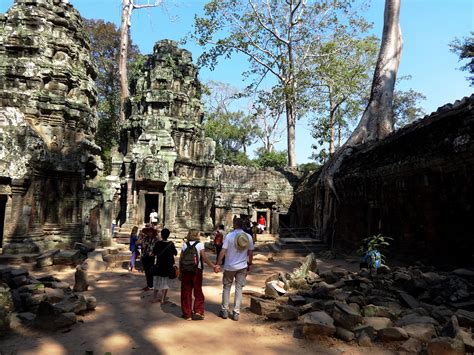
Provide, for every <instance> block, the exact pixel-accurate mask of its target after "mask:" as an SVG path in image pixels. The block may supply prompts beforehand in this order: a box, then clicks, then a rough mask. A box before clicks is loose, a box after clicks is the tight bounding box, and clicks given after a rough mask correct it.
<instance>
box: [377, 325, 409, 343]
mask: <svg viewBox="0 0 474 355" xmlns="http://www.w3.org/2000/svg"><path fill="white" fill-rule="evenodd" d="M377 336H378V337H379V339H380V340H382V341H385V342H389V341H400V340H407V339H408V333H407V332H406V330H405V329H403V328H399V327H388V328H384V329H380V330H379V331H378V332H377Z"/></svg>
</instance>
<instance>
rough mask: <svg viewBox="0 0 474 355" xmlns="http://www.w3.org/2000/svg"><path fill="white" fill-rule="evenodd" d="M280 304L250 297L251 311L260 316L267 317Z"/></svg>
mask: <svg viewBox="0 0 474 355" xmlns="http://www.w3.org/2000/svg"><path fill="white" fill-rule="evenodd" d="M277 308H278V303H276V302H274V301H270V300H264V299H261V298H257V297H250V311H251V312H252V313H255V314H258V315H260V316H265V315H267V314H268V313H270V312H272V311H274V310H276V309H277Z"/></svg>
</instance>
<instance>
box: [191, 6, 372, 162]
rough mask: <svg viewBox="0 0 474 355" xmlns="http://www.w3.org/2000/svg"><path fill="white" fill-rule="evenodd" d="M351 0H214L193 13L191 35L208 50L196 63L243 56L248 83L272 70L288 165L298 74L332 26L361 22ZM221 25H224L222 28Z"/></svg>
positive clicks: (357, 26) (355, 25)
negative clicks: (283, 120) (281, 107)
mask: <svg viewBox="0 0 474 355" xmlns="http://www.w3.org/2000/svg"><path fill="white" fill-rule="evenodd" d="M352 3H353V1H352V0H332V1H325V0H320V1H313V2H310V3H308V2H307V1H305V0H286V1H284V2H283V1H272V0H213V1H210V2H209V3H207V4H206V5H205V7H204V15H203V16H202V17H200V16H196V18H195V30H194V38H195V40H196V41H197V43H198V44H200V45H202V46H204V47H206V48H207V49H208V50H207V51H206V52H205V53H204V54H203V55H202V56H201V57H200V58H199V64H200V65H207V66H209V67H211V68H213V67H214V66H215V64H216V63H217V59H218V58H219V57H221V56H224V57H230V56H231V55H232V54H234V53H241V54H243V55H245V56H247V58H248V60H249V62H250V68H251V69H250V70H249V71H248V72H247V73H245V74H244V75H245V76H251V77H252V78H253V88H255V87H257V86H258V85H259V83H261V82H262V81H263V80H265V78H266V77H267V76H272V77H273V81H276V82H277V85H279V86H280V88H281V91H282V93H283V97H284V98H283V100H284V107H285V115H286V126H287V127H286V129H287V145H288V165H289V166H291V167H295V166H296V153H295V126H296V120H297V119H298V118H299V117H300V116H301V114H302V113H301V111H300V106H299V95H300V92H302V91H303V90H304V89H305V88H304V87H303V86H302V85H300V82H301V78H303V77H306V76H307V75H309V72H308V67H307V66H306V63H307V62H308V60H309V59H310V58H313V57H315V56H318V54H319V53H318V52H317V46H314V44H315V43H324V41H326V40H327V39H328V38H329V37H330V34H331V33H333V32H334V31H340V30H346V31H348V32H351V31H353V30H354V29H357V30H359V29H364V28H366V23H365V22H364V21H363V20H362V19H360V18H358V17H357V16H356V15H355V13H354V12H352V11H353V9H352V7H351V6H352V5H353V4H352ZM223 28H225V29H226V30H225V31H222V29H223Z"/></svg>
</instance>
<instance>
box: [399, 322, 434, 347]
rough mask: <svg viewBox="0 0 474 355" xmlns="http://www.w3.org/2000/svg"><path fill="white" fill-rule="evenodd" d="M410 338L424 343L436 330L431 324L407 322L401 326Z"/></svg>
mask: <svg viewBox="0 0 474 355" xmlns="http://www.w3.org/2000/svg"><path fill="white" fill-rule="evenodd" d="M402 328H403V329H404V330H405V331H406V332H407V334H408V336H410V337H411V338H415V339H418V340H420V341H422V342H424V343H426V342H428V341H430V339H431V338H432V337H434V336H435V335H436V330H435V327H434V325H433V324H429V323H425V324H422V323H420V324H409V325H405V326H404V327H402Z"/></svg>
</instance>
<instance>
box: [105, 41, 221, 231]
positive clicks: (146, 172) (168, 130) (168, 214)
mask: <svg viewBox="0 0 474 355" xmlns="http://www.w3.org/2000/svg"><path fill="white" fill-rule="evenodd" d="M197 74H198V72H197V67H196V66H195V65H194V64H193V63H192V57H191V53H190V52H189V51H187V50H185V49H181V48H178V47H177V44H176V43H175V42H173V41H170V40H163V41H159V42H157V43H156V44H155V46H154V49H153V54H152V55H150V56H149V58H148V61H147V63H146V65H145V67H144V68H143V70H142V74H141V76H140V77H139V78H138V79H137V81H136V82H135V83H133V84H132V88H131V89H132V90H131V92H132V95H131V100H130V105H129V115H128V117H127V120H126V122H125V123H124V124H123V126H122V144H121V152H122V154H123V159H120V160H117V159H116V160H115V162H114V173H115V175H116V177H120V183H121V189H120V191H121V198H120V203H118V202H117V206H116V213H115V215H116V216H117V220H120V223H121V224H122V225H124V224H125V225H126V226H131V225H134V224H137V225H141V224H143V223H146V222H148V218H149V214H150V211H151V210H152V209H155V210H156V211H157V212H158V213H159V216H160V223H162V224H163V225H165V226H166V227H168V228H170V229H171V230H174V231H184V230H187V229H189V228H197V229H199V230H203V231H210V230H211V229H212V227H213V226H212V219H211V207H212V205H213V202H214V195H215V186H216V181H215V176H214V169H215V161H214V152H215V142H214V141H213V140H212V139H210V138H206V137H205V136H204V130H203V128H202V125H201V124H202V119H203V105H202V103H201V86H200V82H199V80H198V78H197Z"/></svg>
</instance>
